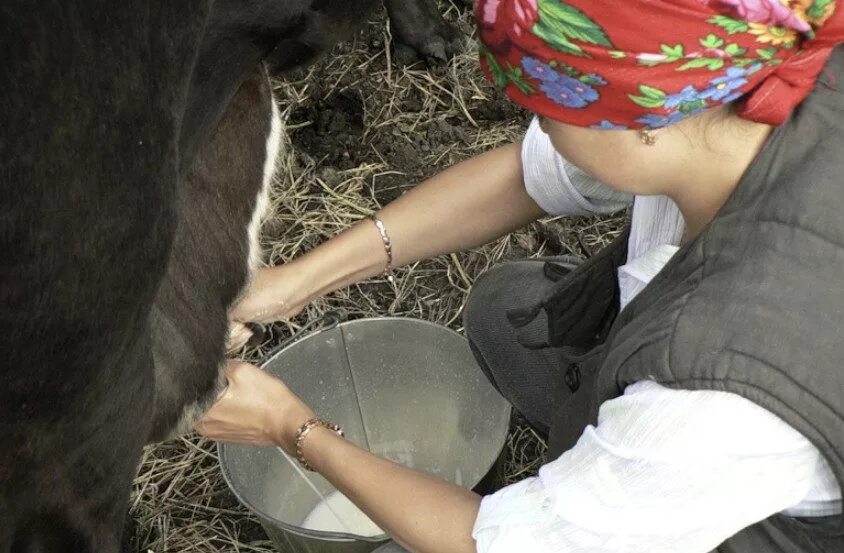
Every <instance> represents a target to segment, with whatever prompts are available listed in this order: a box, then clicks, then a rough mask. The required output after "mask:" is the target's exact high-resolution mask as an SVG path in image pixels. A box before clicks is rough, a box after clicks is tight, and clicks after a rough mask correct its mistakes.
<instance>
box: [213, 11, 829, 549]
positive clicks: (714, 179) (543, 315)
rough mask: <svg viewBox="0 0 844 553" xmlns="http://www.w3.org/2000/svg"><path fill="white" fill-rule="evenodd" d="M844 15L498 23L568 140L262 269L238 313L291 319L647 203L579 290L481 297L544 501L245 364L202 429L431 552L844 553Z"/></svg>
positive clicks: (497, 33)
mask: <svg viewBox="0 0 844 553" xmlns="http://www.w3.org/2000/svg"><path fill="white" fill-rule="evenodd" d="M835 8H836V7H835V4H834V2H828V1H826V0H820V1H818V0H814V1H811V0H805V1H804V0H797V1H790V2H779V1H778V0H722V1H713V2H709V1H698V0H676V1H673V2H665V1H660V0H630V1H628V2H626V3H622V4H619V3H616V2H613V3H609V2H602V1H598V0H572V1H568V2H561V1H556V0H546V1H543V0H539V1H534V0H509V1H508V0H482V1H480V2H479V3H478V4H477V7H476V12H477V15H478V18H479V22H480V26H481V38H482V41H483V42H484V45H485V48H484V54H483V63H484V67H485V69H486V70H487V71H488V73H489V74H490V76H491V78H492V79H493V80H494V82H495V83H496V84H497V85H498V86H499V87H500V88H503V89H504V91H505V93H507V94H508V95H509V96H510V97H511V98H513V99H514V100H515V101H517V102H519V103H520V104H522V105H524V106H525V107H527V108H528V109H531V110H532V111H534V112H536V113H537V114H538V115H540V116H541V117H542V127H543V129H544V131H545V132H546V133H547V135H546V134H542V133H541V132H540V130H539V129H538V125H534V126H532V128H531V130H530V131H529V132H528V135H527V136H526V139H525V142H524V144H523V145H522V147H521V152H520V149H519V146H510V147H505V148H502V149H500V150H496V151H494V152H491V153H489V154H486V155H485V156H481V157H480V158H477V159H474V160H470V161H468V162H466V163H464V164H461V165H459V166H457V167H455V168H453V169H450V170H448V171H446V172H445V173H443V174H442V175H440V176H438V177H435V178H434V179H432V180H431V181H429V182H427V183H425V184H423V185H420V187H418V188H417V189H415V190H414V191H412V192H410V193H408V194H407V195H406V196H405V197H403V198H401V199H400V200H397V201H396V202H393V203H392V204H390V205H389V206H387V207H386V208H385V209H384V210H383V211H382V212H381V213H380V214H379V216H378V218H376V220H375V221H374V222H365V223H362V224H360V225H358V226H356V227H355V228H353V229H351V230H350V231H348V232H346V233H344V234H343V235H340V236H339V237H337V238H335V239H333V240H331V241H329V242H328V243H327V244H326V245H324V246H323V247H321V248H319V249H317V250H316V251H315V252H314V253H312V254H309V255H308V256H305V257H304V258H302V259H301V260H298V261H295V262H294V263H292V264H289V265H288V266H286V268H278V269H272V270H269V271H267V272H266V273H265V274H264V275H263V276H262V277H261V278H260V279H259V280H258V282H257V283H256V285H255V287H254V290H253V292H252V293H250V296H249V297H248V298H247V299H246V301H245V302H244V303H243V304H242V305H241V306H240V308H239V309H238V312H237V313H236V318H240V320H253V319H259V320H267V319H271V318H274V317H279V316H289V315H290V314H292V313H295V312H296V311H297V310H298V309H300V308H301V306H302V305H304V304H305V303H306V302H307V301H309V300H310V299H312V298H313V297H316V296H318V295H319V294H321V293H325V292H326V291H329V290H331V289H334V288H336V287H340V286H343V285H346V284H348V283H350V282H354V281H355V280H357V279H360V278H365V277H367V276H371V275H373V274H377V273H378V272H381V271H382V270H384V269H385V268H386V269H387V270H389V269H390V268H391V266H392V265H394V264H396V265H397V264H402V263H407V262H411V261H413V260H416V259H420V258H422V257H425V256H428V255H433V254H436V253H440V252H442V251H452V250H456V249H460V248H465V247H470V246H473V245H475V244H478V243H482V242H484V241H486V240H488V239H490V238H492V237H495V236H498V235H500V234H502V233H505V232H507V231H509V230H512V229H514V228H518V227H519V226H522V225H524V224H525V223H527V222H529V221H532V220H534V219H535V218H537V217H539V216H540V215H542V214H543V213H544V212H552V213H567V212H575V211H576V210H577V209H586V210H594V209H593V208H595V206H598V207H597V210H601V209H613V208H616V207H617V206H618V205H620V204H623V203H624V202H625V201H626V198H627V196H625V194H633V195H635V200H634V211H633V221H632V225H631V229H630V233H629V235H625V236H624V237H623V238H622V239H621V240H619V241H617V242H616V243H615V244H613V245H612V246H611V247H610V248H608V249H606V250H605V251H604V252H601V253H600V254H598V255H596V256H594V257H593V258H592V259H590V260H589V261H587V262H586V263H585V264H584V265H583V266H581V267H577V268H574V267H572V266H571V264H567V263H562V264H561V263H551V264H546V263H543V262H537V261H526V262H517V263H513V264H505V265H503V266H501V267H499V268H496V269H494V270H493V271H491V272H490V273H489V274H488V275H486V276H485V277H483V278H481V279H480V280H479V282H478V283H477V284H476V287H475V289H474V290H473V293H472V296H471V298H470V302H469V305H468V307H467V313H466V328H467V334H468V337H469V339H470V342H471V344H472V346H473V349H474V351H475V353H476V356H477V357H478V360H479V362H480V364H481V365H482V367H483V368H484V370H485V372H486V373H487V374H488V376H489V377H490V379H491V380H492V381H493V383H494V384H495V385H496V386H497V387H498V388H499V390H500V391H501V392H502V393H503V394H504V395H505V397H507V398H508V399H510V400H511V401H512V402H513V403H514V405H515V406H516V407H517V408H518V409H519V410H520V411H522V412H523V413H524V414H525V415H526V416H527V417H528V418H529V420H530V421H531V422H532V423H533V424H535V425H536V426H537V427H539V428H541V429H543V430H548V431H549V432H550V434H551V442H552V450H553V452H554V454H555V455H554V457H555V460H553V461H552V462H551V463H549V464H548V465H546V466H545V467H543V468H542V470H541V471H540V475H539V477H538V478H534V479H528V480H526V481H524V482H521V483H519V484H516V485H514V486H510V487H508V488H505V489H503V490H502V491H501V492H499V493H497V494H495V495H493V496H490V497H486V498H483V499H482V498H480V497H478V496H476V495H475V494H473V493H471V492H468V491H466V490H462V489H460V488H457V487H455V486H451V485H449V484H447V483H445V482H442V481H439V480H437V479H435V478H432V477H428V476H425V475H421V474H419V473H416V472H414V471H412V470H409V469H406V468H403V467H400V466H398V465H395V464H393V463H390V462H388V461H385V460H383V459H379V458H377V457H375V456H373V455H371V454H369V453H367V452H364V451H362V450H360V449H358V448H356V447H355V446H353V445H351V444H348V443H346V442H345V441H343V439H342V438H341V437H339V436H338V435H337V434H336V433H334V432H333V431H332V430H331V429H330V428H326V427H325V426H329V425H327V424H324V423H323V422H321V421H318V422H314V423H311V424H308V423H306V421H311V419H312V418H313V417H314V416H315V414H314V413H313V412H312V411H311V410H310V409H309V408H308V407H307V406H306V405H304V404H303V403H302V402H301V401H300V400H299V399H298V398H296V397H295V396H294V395H293V394H292V393H291V392H290V391H289V390H288V389H287V388H286V387H285V386H284V384H283V383H281V382H280V381H278V380H276V379H274V378H272V377H270V376H268V375H266V374H264V373H262V372H261V371H260V370H258V369H256V368H254V367H251V366H249V365H245V364H242V363H232V364H231V365H230V367H229V370H228V376H229V382H230V386H229V389H228V390H227V391H226V392H225V393H224V395H223V397H222V398H221V400H220V401H219V403H218V404H217V405H216V406H215V407H214V408H213V409H212V410H211V411H210V412H209V413H208V414H207V415H206V418H205V419H204V420H203V421H202V423H201V424H200V427H199V429H200V430H201V431H202V432H203V433H205V434H206V435H208V436H210V437H212V438H215V439H220V440H230V441H245V442H249V443H256V444H277V445H280V446H281V447H283V448H284V449H285V450H286V451H288V452H289V453H291V454H295V455H298V456H299V458H300V460H301V461H302V463H303V464H305V465H306V466H308V467H310V468H312V469H314V470H316V471H318V472H320V473H321V474H322V475H323V476H325V477H326V478H328V480H330V481H331V482H332V483H333V484H334V485H335V486H336V487H337V488H338V489H339V490H340V491H342V492H343V493H345V494H346V495H347V496H348V497H349V498H350V499H352V500H353V501H354V502H355V503H356V504H358V506H360V507H361V508H362V509H363V510H364V511H365V512H366V513H367V514H369V515H370V516H371V517H372V518H373V519H374V520H375V521H376V522H377V523H378V524H379V525H381V526H382V527H383V528H384V529H385V530H387V531H388V532H389V533H390V534H391V535H392V536H394V537H395V539H396V540H397V541H398V542H400V543H401V544H402V545H404V546H405V547H408V548H409V549H411V550H413V551H424V552H427V551H436V552H439V551H448V552H451V551H455V552H457V551H461V552H462V551H466V552H468V551H483V552H488V551H489V552H499V551H584V552H586V551H589V552H607V553H609V552H622V551H624V552H628V551H631V552H632V551H683V552H690V553H696V552H700V553H706V552H708V551H711V550H713V549H715V548H718V550H719V551H725V552H726V551H730V552H748V553H750V552H766V553H767V552H769V551H770V552H779V551H782V552H786V551H787V552H797V551H800V552H804V551H806V552H808V551H812V552H833V551H842V550H844V521H843V520H842V517H841V482H842V481H844V375H842V371H841V370H840V363H841V360H842V359H844V345H842V344H841V342H842V341H841V340H840V339H839V338H838V336H837V329H836V327H837V322H838V321H840V318H841V316H842V315H844V294H842V293H840V292H839V291H838V289H839V288H840V286H838V283H839V282H840V275H839V274H838V273H839V271H838V270H837V264H836V263H835V261H837V260H838V259H844V254H842V251H841V250H842V248H841V247H840V246H839V244H844V222H842V221H841V219H842V218H841V216H840V213H841V210H844V195H842V193H841V190H840V179H841V176H840V175H841V170H842V169H844V165H843V164H842V161H841V159H840V152H841V151H842V147H844V137H842V136H841V135H842V133H841V131H840V128H841V126H840V125H841V122H842V120H844V105H842V97H841V93H840V92H839V91H838V90H836V88H835V83H836V82H838V81H837V80H840V79H844V51H842V50H841V49H835V46H836V45H837V44H839V43H840V42H841V41H842V38H844V16H843V14H842V12H840V11H836V9H835ZM643 28H644V29H646V30H647V32H646V33H643V32H642V29H643ZM822 73H823V75H822ZM816 83H821V84H818V85H816ZM546 137H547V138H546ZM520 154H521V155H520ZM575 168H577V169H575ZM584 173H585V174H587V175H590V176H591V177H592V180H589V179H587V178H584ZM417 206H424V211H423V210H422V209H419V208H418V207H417ZM323 272H325V273H327V274H330V275H331V278H328V279H326V280H325V281H324V282H320V281H318V280H312V279H314V275H319V274H320V273H323ZM309 282H313V283H314V285H313V286H310V285H309V284H308V283H309ZM299 290H301V291H302V292H297V291H299ZM338 422H339V421H338ZM314 425H316V426H314Z"/></svg>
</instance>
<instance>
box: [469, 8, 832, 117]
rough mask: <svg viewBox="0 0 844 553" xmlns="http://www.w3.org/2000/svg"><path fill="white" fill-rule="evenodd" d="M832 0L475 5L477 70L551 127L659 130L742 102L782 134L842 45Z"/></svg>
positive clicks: (744, 112)
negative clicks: (478, 39)
mask: <svg viewBox="0 0 844 553" xmlns="http://www.w3.org/2000/svg"><path fill="white" fill-rule="evenodd" d="M835 4H836V0H478V2H477V4H476V6H475V14H476V17H477V19H478V24H479V26H480V36H481V41H482V42H483V44H484V46H483V48H482V49H481V64H482V66H483V68H484V70H485V71H486V73H487V74H488V75H489V77H490V79H491V80H492V81H493V82H494V83H495V84H496V86H497V87H498V88H501V89H503V90H504V91H505V92H506V94H507V95H509V96H510V97H511V98H512V99H513V100H515V101H516V102H518V103H519V104H521V105H523V106H525V107H526V108H528V109H530V110H531V111H534V112H536V113H538V114H540V115H544V116H546V117H549V118H551V119H555V120H558V121H562V122H564V123H569V124H572V125H578V126H582V127H590V126H591V127H596V128H604V129H626V128H658V127H664V126H666V125H671V124H673V123H676V122H677V121H680V120H682V119H684V118H685V117H689V116H691V115H694V114H697V113H700V112H701V111H703V110H705V109H708V108H712V107H716V106H718V105H722V104H726V103H729V102H732V101H734V100H737V99H739V98H742V99H743V101H742V103H741V104H740V105H739V107H738V113H739V115H740V116H741V117H744V118H746V119H750V120H752V121H758V122H762V123H769V124H772V125H779V124H781V123H783V122H785V121H786V120H787V119H788V116H789V114H790V113H791V111H792V110H793V109H794V107H795V106H797V105H798V104H799V103H800V102H801V101H803V99H804V98H805V97H806V96H807V95H808V94H809V93H810V92H811V90H812V88H813V87H814V84H815V81H816V80H817V78H818V75H819V74H820V72H821V71H822V69H823V67H824V65H825V63H826V61H827V59H828V58H829V56H830V54H831V53H832V50H833V48H834V47H835V46H836V45H838V44H840V43H841V42H842V41H844V10H836V6H835Z"/></svg>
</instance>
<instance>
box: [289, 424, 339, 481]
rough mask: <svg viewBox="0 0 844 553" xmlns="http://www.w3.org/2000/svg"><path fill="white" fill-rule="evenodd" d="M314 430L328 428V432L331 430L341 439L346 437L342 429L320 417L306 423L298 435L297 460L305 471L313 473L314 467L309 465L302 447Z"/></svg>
mask: <svg viewBox="0 0 844 553" xmlns="http://www.w3.org/2000/svg"><path fill="white" fill-rule="evenodd" d="M314 428H327V429H328V430H331V431H332V432H334V433H335V434H337V435H338V436H340V437H341V438H343V437H345V434H343V429H342V428H340V427H339V426H337V425H336V424H333V423H330V422H328V421H327V420H324V419H321V418H319V417H314V418H312V419H310V420H309V421H308V422H306V423H305V424H303V425H302V426H301V427H300V428H299V432H297V433H296V459H297V460H298V461H299V464H300V465H302V468H303V469H305V470H309V471H311V472H314V469H313V467H311V465H309V464H308V461H306V460H305V452H304V451H302V446H303V445H304V443H305V438H306V437H307V436H308V434H310V433H311V430H313V429H314Z"/></svg>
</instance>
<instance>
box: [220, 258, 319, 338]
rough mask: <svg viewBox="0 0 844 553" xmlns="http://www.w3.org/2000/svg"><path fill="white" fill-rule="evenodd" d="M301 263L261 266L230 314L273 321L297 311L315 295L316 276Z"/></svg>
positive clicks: (238, 318)
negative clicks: (244, 294) (311, 275)
mask: <svg viewBox="0 0 844 553" xmlns="http://www.w3.org/2000/svg"><path fill="white" fill-rule="evenodd" d="M308 275H309V273H308V271H305V270H304V267H303V266H302V263H296V262H293V263H286V264H284V265H279V266H278V267H269V268H265V269H260V270H258V271H257V272H256V273H255V278H254V279H253V281H252V284H251V286H250V287H249V290H247V292H246V297H244V298H243V299H242V300H241V301H240V303H238V304H237V306H235V308H234V310H233V311H232V313H231V315H230V318H231V319H232V320H233V321H234V322H236V323H245V322H254V323H272V322H275V321H282V320H286V319H290V318H292V317H295V316H296V315H298V314H299V313H300V312H301V311H302V309H304V308H305V306H306V305H308V303H310V302H311V301H313V300H314V299H315V298H314V297H313V296H312V292H311V290H312V289H313V285H314V280H313V279H312V278H310V277H309V276H308Z"/></svg>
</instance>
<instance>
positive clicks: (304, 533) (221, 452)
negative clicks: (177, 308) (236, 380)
mask: <svg viewBox="0 0 844 553" xmlns="http://www.w3.org/2000/svg"><path fill="white" fill-rule="evenodd" d="M391 321H392V322H412V323H423V324H425V325H428V326H434V327H437V328H438V329H441V330H446V331H448V332H449V333H451V334H453V335H455V336H457V337H458V338H460V339H461V340H464V341H467V342H468V339H467V338H466V337H465V336H464V335H462V334H460V333H459V332H457V331H456V330H454V329H452V328H449V327H447V326H445V325H442V324H439V323H435V322H433V321H427V320H425V319H417V318H413V317H388V316H384V317H366V318H362V319H354V320H351V321H343V322H342V323H340V324H338V325H336V326H333V327H330V328H324V329H320V330H317V331H314V332H312V333H310V334H308V335H306V336H303V337H301V338H300V339H299V340H296V341H295V342H293V343H291V344H288V345H287V346H285V347H284V348H282V349H281V350H279V351H277V352H275V353H274V354H273V355H271V356H270V357H268V358H266V359H264V360H263V361H262V362H261V365H260V366H261V368H262V369H265V368H266V367H267V365H269V364H270V363H272V362H273V361H275V360H276V359H277V358H278V357H280V356H281V355H283V354H285V353H286V352H287V351H288V350H289V349H290V348H292V347H294V346H296V345H297V344H299V343H300V342H301V341H302V340H306V339H308V338H311V337H314V336H318V335H320V334H323V333H325V332H330V331H332V330H338V329H343V328H347V327H350V326H359V325H361V324H364V323H369V322H391ZM478 370H479V371H480V370H481V369H480V367H478ZM499 395H500V394H499ZM502 399H503V398H502ZM504 404H505V406H506V407H505V409H506V412H507V416H506V417H505V418H506V420H507V421H508V424H507V425H505V426H504V429H503V432H502V433H501V436H496V437H495V438H496V441H495V443H500V444H501V447H500V449H499V454H498V455H496V456H495V458H494V459H492V460H491V461H490V462H489V466H487V467H486V468H485V469H484V471H483V473H482V474H484V475H486V474H488V473H489V471H491V470H492V468H493V467H494V466H495V464H496V462H498V458H499V457H500V456H501V453H500V451H501V449H503V448H504V446H505V444H506V441H507V435H508V432H509V430H510V428H509V427H510V425H509V421H510V415H511V414H512V411H513V407H512V405H510V403H509V402H507V401H506V400H504ZM227 445H230V444H226V443H223V442H218V443H217V459H218V463H219V465H220V472H222V473H223V480H225V482H226V485H227V486H228V488H229V490H230V491H231V492H232V493H233V494H234V496H235V497H236V498H237V500H238V501H239V502H240V504H241V505H243V506H244V507H246V508H247V509H249V511H250V512H252V513H254V514H255V515H256V516H257V517H258V518H259V519H260V520H261V522H262V523H264V524H269V525H272V526H277V527H280V528H282V529H283V530H284V531H285V532H289V533H291V534H294V535H297V536H299V537H303V538H309V539H320V540H323V541H333V542H354V541H363V542H369V543H381V542H385V541H387V540H389V539H390V536H389V535H388V534H386V533H384V534H379V535H377V536H359V535H357V534H351V533H348V532H324V531H320V530H310V529H308V528H302V527H301V526H294V525H292V524H289V523H287V522H284V521H282V520H278V519H276V518H275V517H272V516H270V515H268V514H267V513H266V512H264V511H263V509H260V508H258V507H256V506H255V505H254V503H253V502H252V501H249V500H247V499H246V498H245V497H243V495H242V494H241V492H240V491H239V490H238V489H237V487H236V486H235V485H234V483H233V482H232V478H231V475H230V474H229V469H228V466H227V463H226V462H224V459H225V456H226V455H225V454H226V449H227V447H226V446H227ZM245 447H250V446H245ZM251 447H262V446H251ZM481 479H483V477H481ZM479 482H480V480H478V482H475V483H474V484H473V485H472V487H474V486H477V485H478V483H479ZM461 487H462V486H461ZM468 489H472V488H468Z"/></svg>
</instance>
